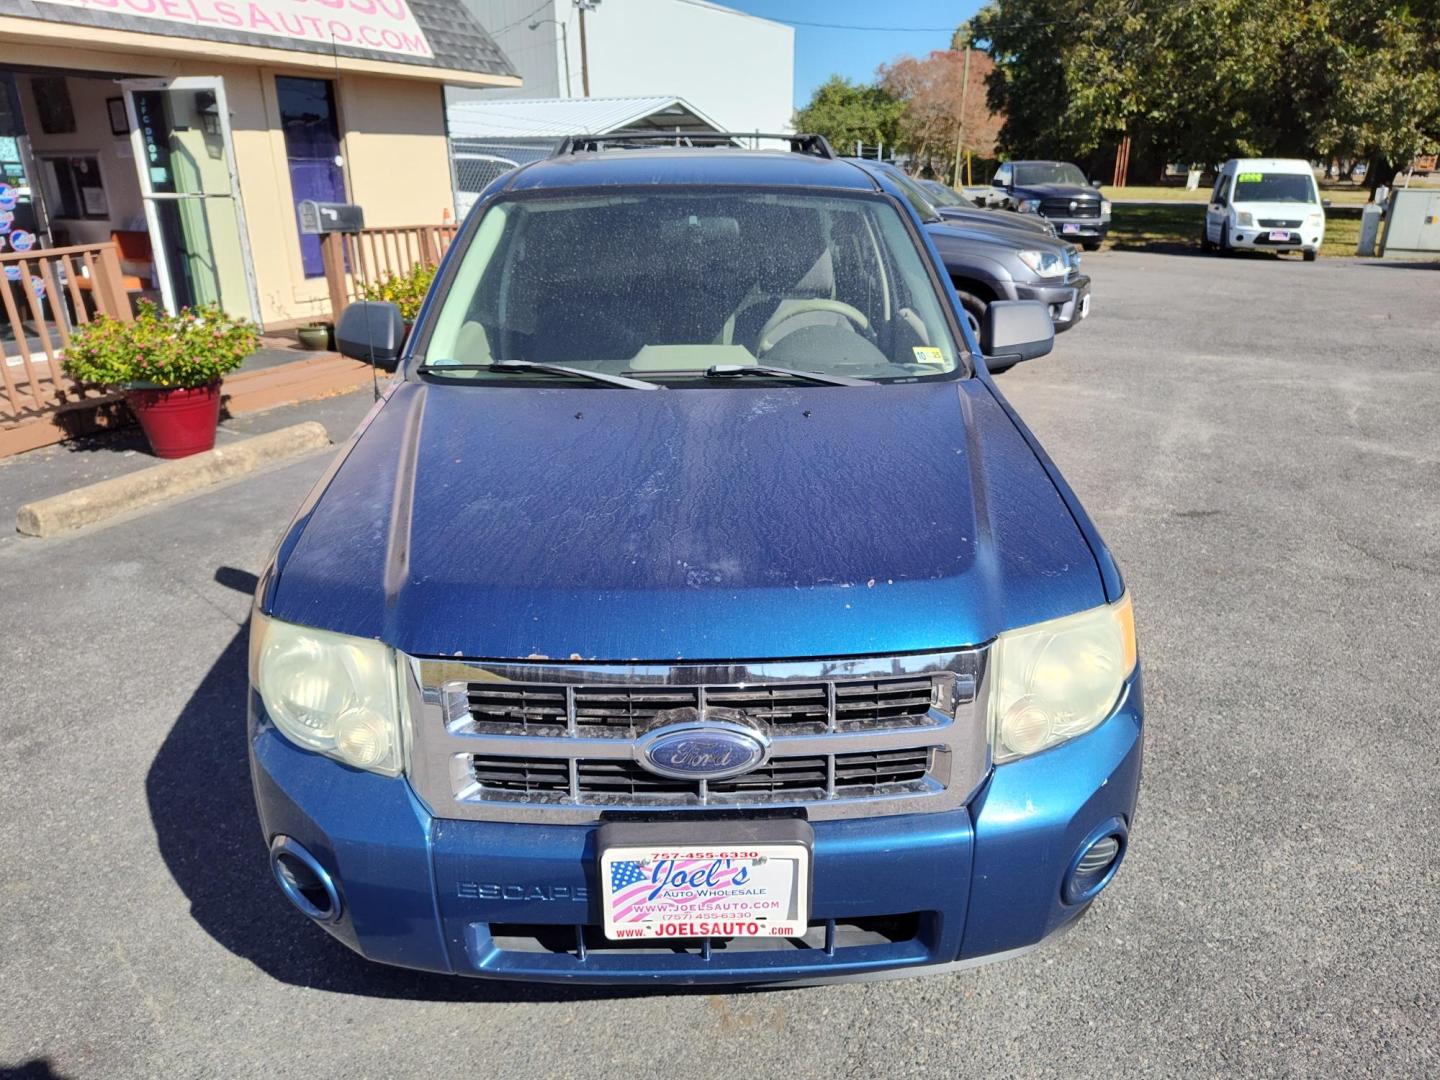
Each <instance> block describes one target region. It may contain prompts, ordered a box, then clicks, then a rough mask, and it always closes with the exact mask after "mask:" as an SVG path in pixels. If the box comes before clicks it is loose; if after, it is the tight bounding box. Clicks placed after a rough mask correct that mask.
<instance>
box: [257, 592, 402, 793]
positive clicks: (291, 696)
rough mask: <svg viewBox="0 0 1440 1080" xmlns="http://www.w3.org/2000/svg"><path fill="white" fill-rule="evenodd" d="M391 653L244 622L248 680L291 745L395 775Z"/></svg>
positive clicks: (260, 621)
mask: <svg viewBox="0 0 1440 1080" xmlns="http://www.w3.org/2000/svg"><path fill="white" fill-rule="evenodd" d="M395 670H396V669H395V652H394V650H393V649H391V648H390V647H389V646H387V645H383V644H381V643H380V642H378V641H374V640H371V639H369V638H354V637H348V636H347V635H345V634H332V633H330V632H329V631H328V630H314V629H311V628H310V627H308V626H296V625H295V624H294V623H287V622H281V621H280V620H279V619H270V618H266V617H265V616H264V615H261V614H260V613H259V612H258V611H257V612H255V613H254V614H253V615H252V616H251V619H250V684H251V685H252V686H254V687H255V689H256V690H258V691H259V692H260V697H261V698H262V699H263V700H264V702H265V711H266V712H267V713H269V715H270V719H271V720H273V721H274V722H275V727H276V728H277V729H279V731H280V733H281V734H282V735H284V736H285V737H286V738H287V739H289V740H290V741H291V742H293V743H295V744H296V745H297V746H301V747H304V748H305V749H306V750H314V751H317V752H318V753H321V754H325V755H327V756H329V757H333V758H335V759H336V760H337V761H343V762H344V763H345V764H346V765H353V766H354V767H355V768H357V769H368V770H369V771H370V772H377V773H384V774H385V775H386V776H398V775H399V774H400V771H401V768H402V761H403V756H402V752H401V743H400V719H399V714H400V710H399V700H398V691H397V683H396V674H395Z"/></svg>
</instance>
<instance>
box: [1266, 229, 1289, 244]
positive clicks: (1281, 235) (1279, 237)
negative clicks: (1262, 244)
mask: <svg viewBox="0 0 1440 1080" xmlns="http://www.w3.org/2000/svg"><path fill="white" fill-rule="evenodd" d="M1289 241H1290V234H1289V233H1288V232H1286V231H1285V230H1284V229H1275V230H1273V231H1272V232H1271V233H1270V242H1271V243H1272V244H1285V243H1288V242H1289Z"/></svg>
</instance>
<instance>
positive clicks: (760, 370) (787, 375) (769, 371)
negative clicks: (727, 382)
mask: <svg viewBox="0 0 1440 1080" xmlns="http://www.w3.org/2000/svg"><path fill="white" fill-rule="evenodd" d="M743 375H768V376H770V377H772V378H776V379H803V380H804V381H805V382H813V383H824V384H825V385H826V386H870V385H871V382H870V380H869V379H852V378H850V377H849V376H848V375H822V374H820V372H818V371H796V370H795V369H793V368H783V367H770V366H769V365H768V364H716V365H715V366H714V367H709V368H706V369H705V377H706V378H707V379H734V378H738V377H740V376H743Z"/></svg>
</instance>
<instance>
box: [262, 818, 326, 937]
mask: <svg viewBox="0 0 1440 1080" xmlns="http://www.w3.org/2000/svg"><path fill="white" fill-rule="evenodd" d="M270 869H271V871H272V872H273V873H274V874H275V882H276V884H277V885H279V886H280V891H281V892H283V893H284V894H285V898H286V899H287V900H289V901H290V902H291V903H292V904H294V905H295V906H296V907H297V908H299V909H300V910H301V911H302V912H304V913H305V914H306V915H308V916H309V917H310V918H312V919H314V920H315V921H316V922H334V921H335V920H336V919H338V918H339V917H340V894H339V892H338V891H337V890H336V888H335V882H334V880H333V879H332V878H331V877H330V874H329V872H328V871H326V869H325V867H323V866H321V865H320V860H318V859H317V858H315V856H314V855H311V854H310V852H309V851H307V850H305V848H304V847H303V846H302V845H301V844H299V843H298V842H297V841H295V840H292V839H291V838H290V837H288V836H277V837H275V839H274V840H273V841H271V843H270Z"/></svg>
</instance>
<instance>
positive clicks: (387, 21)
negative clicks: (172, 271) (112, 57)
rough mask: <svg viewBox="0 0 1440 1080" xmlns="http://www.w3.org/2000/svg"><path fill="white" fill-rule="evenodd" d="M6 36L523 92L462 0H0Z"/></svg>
mask: <svg viewBox="0 0 1440 1080" xmlns="http://www.w3.org/2000/svg"><path fill="white" fill-rule="evenodd" d="M0 40H5V41H8V42H14V43H18V42H35V43H39V44H64V45H68V46H69V47H71V48H74V47H86V48H91V49H96V50H101V51H106V52H121V51H133V52H140V53H150V54H160V55H173V56H183V57H196V56H216V57H221V58H225V59H229V60H239V61H251V62H254V63H261V64H274V65H285V66H297V67H315V66H320V65H325V66H328V67H329V68H330V69H331V70H332V71H333V70H336V69H337V68H338V69H339V70H342V71H344V70H351V71H366V72H373V73H376V74H393V75H398V76H401V77H405V78H420V79H426V80H430V81H435V82H446V83H451V84H454V85H459V86H517V85H519V82H520V80H519V78H518V76H516V74H515V69H514V68H513V67H512V66H511V65H510V61H509V60H508V59H507V58H506V56H505V54H504V53H502V52H501V51H500V48H499V46H498V45H496V44H495V41H494V39H492V38H491V36H490V34H489V33H488V32H487V31H486V30H485V29H484V28H483V27H482V26H481V25H480V24H479V23H477V22H476V21H475V19H474V17H473V16H471V14H470V12H469V11H468V10H467V9H466V7H465V5H464V3H462V0H326V2H325V3H322V4H317V3H313V2H309V0H0Z"/></svg>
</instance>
